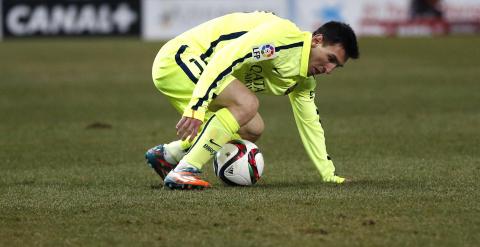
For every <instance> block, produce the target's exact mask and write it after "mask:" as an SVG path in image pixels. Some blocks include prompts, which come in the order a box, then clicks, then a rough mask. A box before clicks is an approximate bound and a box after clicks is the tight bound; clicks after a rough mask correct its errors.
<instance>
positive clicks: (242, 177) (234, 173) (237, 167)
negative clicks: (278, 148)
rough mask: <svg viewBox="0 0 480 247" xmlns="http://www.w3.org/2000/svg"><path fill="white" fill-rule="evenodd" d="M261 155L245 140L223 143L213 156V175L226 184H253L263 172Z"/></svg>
mask: <svg viewBox="0 0 480 247" xmlns="http://www.w3.org/2000/svg"><path fill="white" fill-rule="evenodd" d="M263 166H264V164H263V155H262V153H261V152H260V150H259V149H258V147H257V145H255V144H254V143H252V142H249V141H247V140H233V141H230V142H228V143H227V144H225V145H224V146H223V147H222V148H221V149H220V150H218V152H217V153H216V154H215V157H214V158H213V169H214V171H215V175H217V177H219V178H220V180H222V182H224V183H225V184H227V185H244V186H247V185H253V184H255V183H256V182H257V181H258V180H259V179H260V177H261V176H262V173H263Z"/></svg>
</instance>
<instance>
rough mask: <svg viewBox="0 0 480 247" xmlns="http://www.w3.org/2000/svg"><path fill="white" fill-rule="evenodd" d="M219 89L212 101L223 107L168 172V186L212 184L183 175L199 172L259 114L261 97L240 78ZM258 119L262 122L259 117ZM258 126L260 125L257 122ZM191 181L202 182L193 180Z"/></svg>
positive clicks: (214, 106)
mask: <svg viewBox="0 0 480 247" xmlns="http://www.w3.org/2000/svg"><path fill="white" fill-rule="evenodd" d="M220 90H221V91H220ZM219 91H220V92H219V93H218V94H217V95H218V96H217V97H216V98H215V99H214V101H213V102H212V109H219V110H217V111H216V112H215V113H214V115H213V116H212V117H210V118H209V119H208V120H207V122H206V123H205V126H204V128H203V130H202V131H201V132H200V134H199V135H198V137H197V140H196V141H195V142H194V144H193V145H192V147H191V148H190V150H189V152H188V153H187V154H186V155H185V157H183V159H182V160H181V161H180V163H179V165H178V166H177V167H176V168H175V169H174V170H173V171H171V172H170V173H169V174H168V175H167V177H166V178H165V185H166V186H168V187H170V188H174V189H190V188H203V187H208V186H209V184H208V183H207V182H205V181H203V180H201V179H199V178H198V177H194V178H192V177H186V176H184V175H183V174H189V173H191V171H195V173H198V171H199V170H200V169H201V168H202V166H203V165H204V164H205V163H207V162H208V161H209V160H210V159H211V158H212V156H213V155H214V154H215V152H217V151H218V150H219V149H220V148H221V147H222V146H223V145H224V144H225V143H227V142H228V141H230V140H231V139H232V136H234V135H235V134H236V133H237V132H238V131H239V130H240V127H241V126H245V125H247V124H248V123H249V122H250V121H251V120H252V119H253V118H254V117H255V116H256V115H257V110H258V104H259V103H258V99H257V97H256V96H255V95H254V94H253V93H252V92H251V91H250V90H248V89H247V88H246V87H245V85H243V83H241V82H240V81H239V80H237V79H233V80H232V81H231V82H230V83H229V84H228V85H227V86H226V87H225V88H223V89H219ZM217 92H218V91H217ZM259 119H261V118H259ZM255 122H258V119H257V120H256V121H255ZM252 125H253V124H252ZM257 125H259V124H258V123H257ZM262 125H263V121H262ZM257 127H258V126H257ZM252 129H253V128H252ZM258 129H260V128H258ZM262 129H263V127H262ZM245 130H248V129H245ZM256 134H258V133H256ZM191 180H195V181H196V182H198V183H197V184H192V183H189V182H190V181H191Z"/></svg>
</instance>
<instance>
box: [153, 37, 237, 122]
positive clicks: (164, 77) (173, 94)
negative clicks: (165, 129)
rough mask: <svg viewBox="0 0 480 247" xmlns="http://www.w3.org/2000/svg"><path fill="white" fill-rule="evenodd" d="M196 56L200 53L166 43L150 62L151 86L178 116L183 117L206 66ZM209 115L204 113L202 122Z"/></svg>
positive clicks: (210, 113)
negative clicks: (155, 88) (163, 96)
mask: <svg viewBox="0 0 480 247" xmlns="http://www.w3.org/2000/svg"><path fill="white" fill-rule="evenodd" d="M199 54H201V53H200V52H196V51H192V49H190V48H189V47H188V46H186V45H181V44H175V43H174V42H168V43H167V44H165V45H164V46H163V47H162V48H161V49H160V51H159V52H158V54H157V56H156V57H155V61H154V62H153V66H152V78H153V82H154V84H155V86H156V87H157V89H158V90H159V91H160V92H161V93H162V94H164V95H165V96H167V98H168V100H169V101H170V103H171V104H172V105H173V107H174V108H175V109H176V110H177V111H178V112H179V113H180V114H183V111H184V110H185V108H186V107H187V106H188V103H189V102H190V99H191V97H192V92H193V89H194V88H195V84H196V83H197V81H198V78H199V77H200V74H201V73H202V72H203V69H204V68H205V66H206V63H205V62H204V61H203V60H202V59H201V58H200V55H199ZM232 79H233V77H232ZM224 84H225V85H222V86H221V87H218V88H216V89H215V92H214V93H215V94H217V95H218V94H220V92H222V91H223V89H225V87H226V86H227V85H228V83H224ZM212 115H213V113H212V112H209V111H207V112H206V114H205V119H208V118H210V117H211V116H212Z"/></svg>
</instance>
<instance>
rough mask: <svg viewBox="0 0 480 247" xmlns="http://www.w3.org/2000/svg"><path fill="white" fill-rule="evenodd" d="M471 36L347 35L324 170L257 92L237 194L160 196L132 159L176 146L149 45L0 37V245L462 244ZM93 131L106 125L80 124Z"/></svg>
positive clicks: (471, 111)
mask: <svg viewBox="0 0 480 247" xmlns="http://www.w3.org/2000/svg"><path fill="white" fill-rule="evenodd" d="M479 43H480V37H451V38H437V39H413V38H412V39H374V38H371V39H362V40H361V43H360V44H361V52H362V58H361V59H360V60H358V61H350V62H349V63H348V64H347V66H346V68H343V69H339V70H338V71H335V72H334V74H333V75H331V76H327V77H323V78H322V82H321V83H320V84H319V87H318V90H317V105H318V107H319V109H320V113H321V117H322V122H323V126H324V128H325V131H326V138H327V146H328V150H329V153H330V154H331V155H332V156H333V158H334V161H335V165H336V167H337V171H338V173H339V174H341V175H345V176H347V177H350V178H352V179H353V180H354V182H352V183H350V184H345V185H339V186H337V185H328V184H322V183H320V182H319V177H318V174H317V172H316V170H315V168H314V166H313V164H311V163H310V161H309V160H308V158H307V157H306V155H305V153H304V150H303V148H302V146H301V142H300V140H299V137H298V134H297V130H296V127H295V124H294V121H293V118H292V115H291V109H290V107H289V105H288V100H287V98H285V97H261V107H260V112H261V114H262V116H263V117H264V120H265V123H266V126H267V127H266V130H265V133H264V135H263V137H262V139H261V140H260V141H259V143H258V145H259V146H260V148H261V149H262V151H263V153H264V156H265V159H266V168H265V173H264V177H263V178H262V180H261V181H260V182H259V184H257V185H256V186H254V187H252V188H229V187H224V186H223V185H221V184H220V182H219V181H218V180H217V179H216V178H215V177H214V175H213V172H212V170H213V169H212V167H211V166H210V165H207V166H205V175H206V177H207V179H208V180H209V181H211V182H212V183H213V184H214V188H213V189H211V190H206V191H195V192H188V191H187V192H182V191H170V190H165V189H163V188H161V186H159V184H160V181H159V178H158V177H157V176H156V175H155V174H154V172H153V171H152V170H151V169H150V168H148V167H147V166H146V165H145V162H144V158H143V155H144V152H145V150H146V149H148V148H149V147H152V146H154V145H156V144H158V143H163V142H167V141H170V140H173V139H174V138H175V129H174V126H175V123H176V121H177V120H178V117H179V116H178V115H177V114H176V113H175V111H174V110H173V109H172V107H170V106H169V105H168V103H167V100H166V99H165V98H164V97H163V96H162V95H161V94H160V93H158V92H157V91H156V89H155V87H154V86H153V83H152V82H151V79H150V68H151V62H152V61H153V58H154V56H155V54H156V52H157V50H158V49H159V47H160V44H159V43H142V42H140V41H137V40H124V41H120V40H106V39H101V40H19V41H10V42H9V41H7V42H3V43H0V169H1V173H0V174H1V176H0V246H65V245H67V246H70V245H71V246H105V245H115V246H131V245H134V246H187V245H191V244H195V245H196V246H226V245H229V246H320V245H324V246H476V245H478V243H479V242H480V237H479V236H480V235H479V234H478V233H479V232H480V206H479V192H478V191H479V185H478V181H479V180H478V177H479V175H480V174H479V171H480V156H479V154H480V148H479V147H480V132H479V130H480V128H479V127H480V84H479V78H480V70H479V68H480V63H479V62H478V58H479V57H480V50H479V49H478V44H479ZM92 123H104V124H109V125H111V128H88V126H89V125H91V124H92Z"/></svg>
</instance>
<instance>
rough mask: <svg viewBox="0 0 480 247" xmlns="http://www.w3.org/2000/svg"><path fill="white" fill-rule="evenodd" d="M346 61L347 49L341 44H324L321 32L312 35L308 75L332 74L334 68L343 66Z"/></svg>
mask: <svg viewBox="0 0 480 247" xmlns="http://www.w3.org/2000/svg"><path fill="white" fill-rule="evenodd" d="M346 61H347V59H346V57H345V49H343V47H342V46H341V45H340V44H334V45H324V42H323V36H322V35H321V34H320V35H315V36H313V37H312V48H311V50H310V58H309V61H308V72H307V75H308V76H312V75H320V74H330V73H331V72H332V71H333V70H334V69H336V68H338V67H342V66H343V65H344V64H345V62H346Z"/></svg>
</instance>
